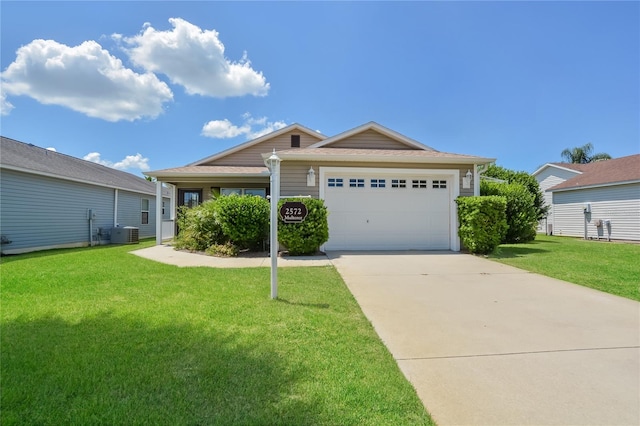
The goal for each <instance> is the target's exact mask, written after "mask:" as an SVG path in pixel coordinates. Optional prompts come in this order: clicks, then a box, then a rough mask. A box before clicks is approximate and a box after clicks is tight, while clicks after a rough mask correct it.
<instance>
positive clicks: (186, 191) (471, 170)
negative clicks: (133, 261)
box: [146, 122, 495, 251]
mask: <svg viewBox="0 0 640 426" xmlns="http://www.w3.org/2000/svg"><path fill="white" fill-rule="evenodd" d="M273 151H275V152H276V153H277V155H278V156H279V157H280V159H281V160H282V162H281V165H280V188H279V191H280V197H291V196H311V197H314V198H320V199H323V200H324V202H325V205H326V206H327V208H328V211H329V219H328V220H329V241H328V242H327V243H326V244H325V245H324V246H323V247H322V248H323V249H324V250H399V249H420V250H453V251H459V250H460V240H459V238H458V219H457V210H456V203H455V199H456V198H457V197H458V196H471V195H479V185H478V184H477V183H478V181H479V180H478V167H477V166H479V165H481V164H488V163H491V162H493V161H495V159H493V158H483V157H477V156H472V155H464V154H451V153H447V152H441V151H437V150H435V149H433V148H431V147H429V146H426V145H424V144H422V143H420V142H418V141H415V140H413V139H411V138H409V137H407V136H404V135H402V134H400V133H398V132H396V131H394V130H391V129H388V128H386V127H384V126H381V125H380V124H378V123H375V122H369V123H366V124H363V125H361V126H359V127H356V128H353V129H351V130H347V131H345V132H343V133H340V134H338V135H335V136H332V137H327V136H325V135H323V134H321V133H318V132H317V131H314V130H311V129H309V128H307V127H304V126H302V125H299V124H292V125H290V126H287V127H285V128H282V129H280V130H277V131H275V132H272V133H270V134H267V135H264V136H262V137H259V138H257V139H254V140H251V141H248V142H245V143H243V144H240V145H237V146H235V147H233V148H230V149H228V150H226V151H223V152H220V153H217V154H214V155H211V156H209V157H207V158H204V159H201V160H198V161H196V162H194V163H191V164H188V165H186V166H184V167H177V168H172V169H165V170H157V171H153V172H147V173H146V175H147V176H153V177H155V178H156V179H157V180H158V181H161V182H166V183H169V184H171V185H173V186H175V188H177V193H178V201H177V206H180V205H195V204H198V203H200V202H202V201H205V200H208V199H211V198H215V197H218V196H224V195H227V194H234V193H235V194H254V195H260V196H266V195H268V194H269V185H270V184H269V176H270V175H269V170H268V169H267V167H265V159H266V158H268V157H269V156H270V155H271V154H272V152H273Z"/></svg>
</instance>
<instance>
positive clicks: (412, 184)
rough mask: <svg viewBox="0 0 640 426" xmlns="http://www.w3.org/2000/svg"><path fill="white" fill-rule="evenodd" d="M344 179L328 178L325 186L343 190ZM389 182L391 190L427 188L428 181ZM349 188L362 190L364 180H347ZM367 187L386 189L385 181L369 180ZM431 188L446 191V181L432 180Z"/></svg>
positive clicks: (406, 180)
mask: <svg viewBox="0 0 640 426" xmlns="http://www.w3.org/2000/svg"><path fill="white" fill-rule="evenodd" d="M346 180H347V179H344V178H328V179H327V186H328V187H329V188H344V187H345V181H346ZM389 180H390V181H391V188H425V189H426V188H428V187H429V185H428V181H427V180H426V179H411V180H409V179H389ZM348 181H349V188H364V187H365V179H363V178H349V179H348ZM369 185H370V187H371V188H386V187H387V179H369ZM431 187H432V188H434V189H446V188H447V181H446V180H432V181H431Z"/></svg>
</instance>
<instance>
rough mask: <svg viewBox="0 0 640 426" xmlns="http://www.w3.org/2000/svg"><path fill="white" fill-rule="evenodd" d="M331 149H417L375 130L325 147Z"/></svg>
mask: <svg viewBox="0 0 640 426" xmlns="http://www.w3.org/2000/svg"><path fill="white" fill-rule="evenodd" d="M327 147H331V148H355V149H358V148H359V149H413V150H415V149H417V148H415V147H411V146H409V145H406V144H404V143H402V142H398V141H397V140H395V139H391V138H390V137H388V136H385V135H383V134H381V133H378V132H376V131H375V130H367V131H364V132H362V133H358V134H357V135H353V136H351V137H349V138H347V139H343V140H339V141H337V142H335V143H332V144H330V145H327Z"/></svg>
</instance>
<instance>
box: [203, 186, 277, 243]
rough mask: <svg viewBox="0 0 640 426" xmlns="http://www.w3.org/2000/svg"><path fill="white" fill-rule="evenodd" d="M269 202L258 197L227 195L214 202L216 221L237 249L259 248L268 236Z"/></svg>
mask: <svg viewBox="0 0 640 426" xmlns="http://www.w3.org/2000/svg"><path fill="white" fill-rule="evenodd" d="M269 211H270V209H269V201H267V200H266V199H264V198H262V197H259V196H251V195H242V196H239V195H235V194H234V195H228V196H224V197H220V198H218V199H217V200H216V209H215V213H216V220H217V221H218V223H220V227H221V228H222V231H223V232H224V234H225V235H226V236H227V237H228V238H229V240H231V242H233V243H234V244H235V245H237V246H238V247H239V248H251V249H255V248H259V247H261V246H262V243H263V242H264V241H265V240H266V238H267V237H268V236H269Z"/></svg>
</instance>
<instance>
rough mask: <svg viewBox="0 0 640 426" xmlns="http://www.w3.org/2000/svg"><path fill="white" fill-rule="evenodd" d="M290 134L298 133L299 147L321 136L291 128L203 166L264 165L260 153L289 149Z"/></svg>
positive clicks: (317, 140)
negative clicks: (289, 130)
mask: <svg viewBox="0 0 640 426" xmlns="http://www.w3.org/2000/svg"><path fill="white" fill-rule="evenodd" d="M291 135H300V148H306V147H308V146H309V145H313V144H314V143H318V142H319V141H320V140H321V139H322V138H321V137H320V136H318V137H317V138H316V137H314V136H311V135H309V134H307V133H304V132H301V131H299V130H292V131H291V132H287V133H284V134H282V135H280V136H277V137H275V138H273V139H269V140H266V141H264V142H261V143H259V144H256V145H253V146H250V147H248V148H245V149H243V150H240V151H237V152H234V153H233V154H229V155H227V156H225V157H222V158H219V159H217V160H214V161H211V162H209V163H206V164H202V165H203V166H264V160H263V159H262V154H265V153H269V152H272V151H273V150H274V149H275V150H276V151H282V150H285V149H291Z"/></svg>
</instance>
